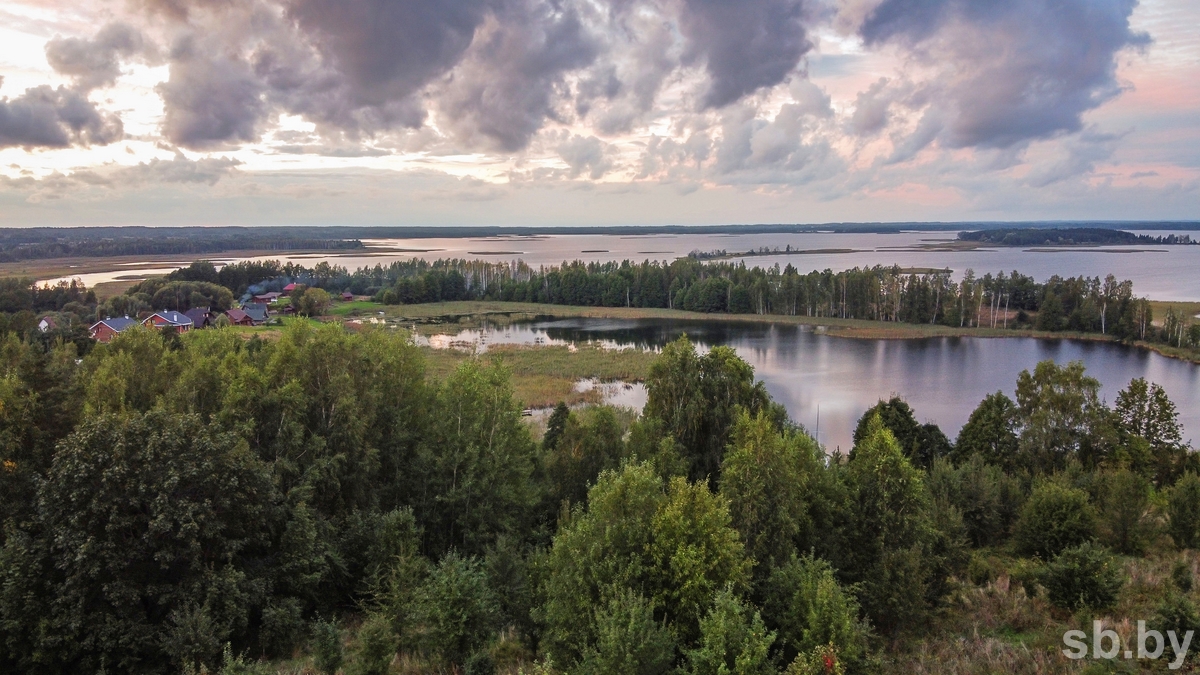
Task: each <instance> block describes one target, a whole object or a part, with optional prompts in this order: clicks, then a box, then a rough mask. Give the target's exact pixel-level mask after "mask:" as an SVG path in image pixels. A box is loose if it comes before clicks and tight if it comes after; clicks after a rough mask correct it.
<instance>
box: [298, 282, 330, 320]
mask: <svg viewBox="0 0 1200 675" xmlns="http://www.w3.org/2000/svg"><path fill="white" fill-rule="evenodd" d="M294 300H295V306H296V313H297V314H299V315H300V316H320V315H322V314H324V313H325V310H327V309H329V304H330V303H331V302H332V299H331V297H330V295H329V292H328V291H326V290H325V289H323V288H307V289H305V290H304V293H302V294H301V295H300V297H299V298H295V299H294Z"/></svg>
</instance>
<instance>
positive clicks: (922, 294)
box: [347, 258, 1200, 346]
mask: <svg viewBox="0 0 1200 675" xmlns="http://www.w3.org/2000/svg"><path fill="white" fill-rule="evenodd" d="M393 278H394V281H392V279H393ZM350 279H355V280H358V283H359V285H360V287H361V288H363V290H365V291H370V290H371V289H373V288H378V290H377V291H376V293H375V295H374V298H375V299H376V300H377V301H379V302H382V303H385V304H410V303H423V302H442V301H450V300H502V301H514V302H534V303H544V304H556V305H583V306H599V307H653V308H669V309H682V310H687V311H696V312H727V313H732V314H763V315H768V314H770V315H785V316H797V315H800V316H811V317H835V318H843V319H868V320H874V321H892V322H905V323H916V324H940V325H945V326H956V327H967V326H975V327H979V326H984V327H989V328H1037V329H1039V330H1047V331H1077V332H1090V333H1100V334H1104V335H1113V336H1115V337H1117V338H1120V339H1129V340H1151V341H1163V342H1166V341H1170V342H1171V343H1172V344H1178V345H1179V346H1186V345H1192V346H1196V345H1200V329H1198V328H1194V327H1193V325H1192V324H1191V320H1190V317H1186V316H1179V315H1174V316H1173V319H1172V320H1171V328H1170V329H1167V328H1165V327H1164V328H1163V329H1159V328H1156V327H1155V326H1154V323H1153V320H1154V316H1153V311H1152V309H1151V307H1150V303H1149V302H1148V301H1146V300H1145V299H1141V298H1137V297H1135V296H1134V294H1133V284H1132V283H1131V282H1129V281H1118V280H1117V279H1116V278H1115V277H1113V276H1112V275H1109V276H1108V277H1106V278H1105V279H1103V280H1101V279H1100V278H1099V277H1094V278H1087V277H1074V278H1064V277H1060V276H1057V275H1056V276H1053V277H1051V278H1050V279H1048V280H1046V281H1045V282H1044V283H1038V282H1037V281H1035V280H1034V279H1033V278H1032V277H1029V276H1026V275H1023V274H1020V273H1019V272H1016V271H1014V272H1012V273H1009V274H1005V273H1004V272H1001V273H999V274H996V275H992V274H990V273H989V274H985V275H983V276H982V277H980V276H976V275H975V273H974V271H972V270H968V271H967V273H966V274H965V275H964V276H963V278H962V280H960V281H957V282H955V281H954V280H953V279H952V278H951V274H950V272H949V271H932V272H922V273H916V272H907V273H906V272H905V271H904V270H903V269H901V268H900V267H898V266H892V267H883V266H876V267H871V268H855V269H851V270H847V271H844V272H833V271H832V270H825V271H823V272H818V271H813V272H809V273H807V274H802V273H800V271H799V270H797V269H796V268H795V267H794V266H792V265H788V266H787V267H785V268H780V267H779V265H775V266H773V267H769V268H760V267H747V266H746V265H745V264H744V263H731V262H707V263H705V262H700V261H697V260H693V259H686V258H685V259H680V260H676V261H674V262H672V263H658V262H651V261H647V262H643V263H640V264H637V263H632V262H629V261H625V262H621V263H615V262H610V263H596V262H592V263H583V262H573V263H565V264H563V265H562V266H560V267H550V268H539V269H537V270H534V269H532V268H530V267H528V266H526V265H524V264H521V263H512V264H507V263H500V264H490V263H482V262H478V261H460V260H438V261H434V262H425V261H406V262H403V263H394V264H393V265H391V266H389V267H386V268H385V267H382V266H376V267H375V268H364V269H361V270H359V271H357V272H355V273H354V274H353V275H349V276H347V280H350ZM389 281H390V285H384V286H378V284H388V282H389ZM1168 338H1169V340H1168Z"/></svg>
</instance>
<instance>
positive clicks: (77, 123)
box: [0, 78, 123, 148]
mask: <svg viewBox="0 0 1200 675" xmlns="http://www.w3.org/2000/svg"><path fill="white" fill-rule="evenodd" d="M3 82H4V80H3V78H0V85H3ZM122 135H123V129H122V126H121V120H120V118H118V117H116V116H115V115H111V114H109V113H105V112H103V111H101V110H100V109H98V108H97V107H96V105H95V104H94V103H92V102H91V101H89V100H88V98H87V95H86V94H85V93H83V92H80V91H77V90H75V89H69V88H67V87H58V88H57V89H55V88H51V87H49V86H46V85H42V86H40V87H33V88H31V89H26V90H25V93H24V94H22V95H20V96H18V97H17V98H14V99H9V98H7V97H5V98H3V99H0V148H5V147H14V146H16V147H24V148H65V147H68V146H70V145H107V144H108V143H112V142H113V141H116V140H119V139H120V138H121V137H122Z"/></svg>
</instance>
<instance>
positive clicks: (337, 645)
mask: <svg viewBox="0 0 1200 675" xmlns="http://www.w3.org/2000/svg"><path fill="white" fill-rule="evenodd" d="M312 651H313V665H314V666H315V667H316V669H317V672H319V673H321V674H322V675H336V673H337V671H338V668H341V667H342V661H343V660H344V659H345V655H344V653H343V649H342V632H341V631H340V630H339V629H338V625H337V622H334V621H317V622H315V623H314V624H313V650H312Z"/></svg>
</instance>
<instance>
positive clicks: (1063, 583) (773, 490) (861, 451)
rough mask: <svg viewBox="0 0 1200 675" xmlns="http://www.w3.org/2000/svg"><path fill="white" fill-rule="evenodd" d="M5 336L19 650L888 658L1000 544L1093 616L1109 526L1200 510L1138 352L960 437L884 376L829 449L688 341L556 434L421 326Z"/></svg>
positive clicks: (722, 359) (9, 544)
mask: <svg viewBox="0 0 1200 675" xmlns="http://www.w3.org/2000/svg"><path fill="white" fill-rule="evenodd" d="M0 352H2V353H3V359H2V360H0V385H2V386H0V404H2V405H0V467H2V470H0V518H2V519H3V528H2V530H0V533H2V534H0V627H2V628H3V630H2V631H0V670H3V671H4V672H38V673H47V674H50V675H55V674H59V673H62V674H65V673H79V672H122V673H180V672H187V673H195V672H206V671H207V672H218V669H219V672H221V673H228V674H232V673H257V672H273V668H272V667H270V666H269V665H268V662H269V661H270V660H271V659H280V658H289V659H292V658H295V656H296V655H297V654H300V655H303V656H302V659H303V661H304V662H305V663H307V664H309V665H308V666H306V667H311V668H313V669H315V670H317V671H318V672H322V673H335V672H345V673H354V674H362V675H366V674H383V673H389V672H399V671H398V670H395V668H396V666H395V665H394V664H395V663H397V662H401V663H403V664H405V666H404V668H405V670H404V672H465V673H499V672H504V673H514V672H518V671H520V672H538V673H571V674H574V673H587V674H595V675H618V674H620V675H624V674H626V673H642V674H644V675H667V674H668V673H686V674H688V675H718V674H723V673H730V674H738V675H751V674H754V675H775V674H779V673H786V674H787V675H808V674H813V675H816V674H818V673H830V672H835V673H848V674H855V673H874V672H887V671H888V670H889V667H888V664H889V663H891V662H892V660H893V659H895V658H896V654H897V653H898V652H897V650H901V651H902V650H903V649H905V648H906V647H905V645H909V646H912V645H916V644H919V642H918V641H919V640H921V639H922V637H923V633H924V632H925V631H927V630H930V629H931V627H932V626H933V625H934V624H935V617H936V616H937V615H938V613H939V612H941V611H943V610H944V609H945V608H947V607H948V606H949V604H948V603H949V600H948V599H949V598H950V597H951V596H952V595H953V594H954V593H956V592H958V591H956V589H961V588H963V587H965V586H968V587H974V585H976V584H978V585H986V584H988V583H989V581H990V580H991V579H993V578H994V576H995V574H997V573H999V572H998V571H997V565H1002V564H1003V565H1007V567H1006V569H1005V570H1004V571H1003V573H1004V574H1005V575H1011V576H1012V577H1013V578H1014V579H1015V583H1016V584H1018V585H1020V584H1025V585H1026V586H1027V588H1028V589H1029V593H1030V597H1039V598H1044V602H1048V603H1051V604H1053V605H1054V606H1056V607H1059V608H1060V611H1062V612H1066V613H1068V614H1069V613H1071V612H1075V611H1080V612H1083V613H1084V614H1085V615H1086V616H1087V617H1091V616H1092V615H1093V613H1094V612H1099V611H1103V610H1106V609H1107V608H1110V607H1112V606H1114V604H1115V603H1116V602H1117V599H1118V597H1122V595H1121V594H1122V593H1124V591H1123V585H1124V579H1123V577H1122V576H1121V574H1120V571H1119V570H1120V567H1119V566H1118V565H1116V564H1115V562H1114V558H1113V555H1114V552H1115V553H1117V554H1120V555H1124V556H1136V555H1140V554H1142V553H1144V552H1145V551H1147V550H1151V549H1152V548H1153V549H1154V550H1170V549H1171V547H1172V546H1178V547H1180V548H1184V547H1193V546H1195V545H1196V543H1197V540H1198V539H1200V479H1198V478H1197V477H1196V475H1195V473H1194V472H1195V471H1196V468H1197V467H1196V460H1195V456H1194V455H1193V454H1191V453H1190V452H1189V451H1188V448H1187V447H1185V445H1184V444H1183V443H1182V441H1181V430H1180V428H1179V425H1178V422H1177V415H1176V411H1175V409H1174V406H1173V404H1172V403H1171V402H1170V400H1169V399H1168V398H1167V397H1166V395H1165V394H1164V393H1163V391H1162V390H1161V389H1160V388H1158V387H1157V386H1155V385H1152V384H1148V383H1146V382H1145V381H1143V380H1135V381H1134V382H1132V383H1131V384H1130V386H1129V387H1128V388H1127V389H1126V390H1124V391H1122V392H1121V393H1120V395H1118V397H1117V400H1116V405H1115V407H1114V408H1108V407H1107V406H1106V405H1104V403H1103V402H1102V401H1101V400H1100V398H1099V383H1098V382H1096V381H1095V380H1094V379H1092V378H1089V377H1087V375H1086V374H1085V373H1084V371H1083V367H1082V365H1080V364H1072V365H1069V366H1065V367H1060V366H1056V365H1055V364H1053V363H1051V362H1046V363H1042V364H1039V365H1038V366H1037V368H1036V369H1035V370H1034V371H1033V372H1028V371H1027V372H1023V373H1022V374H1021V376H1020V378H1019V380H1018V383H1017V389H1016V399H1015V400H1012V399H1009V398H1008V397H1006V396H1005V395H1003V394H1000V393H997V394H994V395H992V396H989V397H988V398H987V399H986V400H985V401H983V402H982V403H981V404H980V406H979V408H978V409H977V410H976V411H975V413H973V414H972V415H971V418H970V421H969V422H968V423H967V425H966V426H965V427H964V429H963V430H962V432H961V433H960V435H959V437H958V439H957V441H956V442H951V441H950V440H949V439H948V438H946V437H945V435H944V434H942V432H941V431H940V430H939V429H938V428H937V427H936V426H934V425H931V424H925V425H921V424H918V423H917V421H916V417H915V415H914V413H913V411H912V410H911V409H910V408H909V407H908V405H907V404H906V403H904V402H903V401H900V400H898V399H893V400H891V401H881V402H880V403H879V405H877V406H876V407H875V408H873V409H871V410H869V411H867V412H866V413H865V414H864V415H863V417H862V419H861V420H860V422H859V423H858V427H857V429H856V431H855V434H854V437H855V443H854V447H853V449H852V451H851V452H850V453H849V455H848V456H838V455H835V456H833V457H827V456H826V455H825V454H824V453H823V452H822V449H821V448H820V447H818V445H817V443H816V442H815V441H814V440H813V439H812V438H811V437H810V436H809V435H808V434H807V433H806V432H805V431H804V430H803V429H802V428H800V427H799V426H797V425H795V424H794V423H793V422H791V421H790V420H789V419H788V417H787V415H786V414H785V412H784V411H783V409H782V408H781V407H780V406H779V405H778V404H776V403H774V402H773V401H772V400H771V399H770V397H769V396H768V395H767V393H766V391H765V389H764V388H763V386H762V384H761V383H756V382H755V381H754V374H753V370H752V368H751V367H750V366H749V365H748V364H747V363H745V362H744V361H742V360H741V359H740V358H738V357H737V356H736V354H735V353H734V352H733V351H732V350H730V349H728V348H725V347H716V348H714V349H712V350H711V351H709V352H708V353H706V354H700V353H698V352H697V351H696V350H695V348H694V347H693V346H692V345H691V344H690V343H689V342H688V341H687V340H686V338H684V339H681V340H679V341H677V342H674V343H672V344H670V345H668V346H667V347H666V348H664V350H663V352H662V355H661V356H660V357H659V359H658V360H657V361H656V363H655V364H654V365H653V367H652V368H651V370H650V373H649V377H648V380H647V383H646V385H647V389H648V391H649V399H648V402H647V404H646V406H645V408H644V409H643V410H642V411H641V416H640V417H639V418H637V419H636V420H635V421H632V422H630V421H628V418H627V417H623V416H619V415H617V414H616V413H615V412H614V411H613V410H612V409H609V408H604V407H598V408H592V409H588V410H582V411H570V410H568V409H567V408H566V407H565V406H560V407H559V408H558V409H556V410H555V411H554V414H553V415H552V416H551V417H550V420H549V423H548V426H547V429H546V432H545V435H544V437H543V438H542V439H541V441H540V442H539V441H537V440H535V438H534V437H533V436H532V435H531V432H530V427H529V426H528V425H526V424H525V423H523V422H522V418H521V404H520V402H519V401H516V400H514V399H513V395H512V389H511V386H510V383H509V377H508V374H507V372H506V371H505V369H504V367H503V365H502V364H500V363H496V362H486V361H481V360H477V359H471V360H468V361H466V362H465V363H463V364H462V365H461V366H460V367H459V368H458V369H457V370H455V371H454V372H453V373H452V374H450V375H449V376H448V377H446V378H445V379H444V380H440V381H438V380H432V379H430V378H429V377H428V374H427V371H426V365H425V363H424V359H423V356H422V352H421V351H420V349H419V348H418V347H416V346H414V345H413V343H412V342H411V341H410V340H409V339H408V337H407V336H406V335H404V334H401V333H397V332H390V331H383V330H366V331H363V332H360V333H351V332H348V331H346V330H344V329H342V328H341V327H339V326H334V325H326V326H322V327H318V328H314V327H311V326H308V325H304V324H295V325H292V326H289V327H288V328H287V329H285V330H284V331H283V334H282V336H281V337H280V338H279V340H278V341H276V342H265V341H261V340H259V339H257V338H255V339H251V340H249V341H247V340H244V339H243V338H242V337H241V336H240V335H239V334H237V333H236V332H233V331H230V330H221V329H218V330H209V331H195V332H191V333H188V334H185V335H183V336H181V339H169V340H168V339H164V338H163V337H162V336H160V335H159V334H157V333H153V332H150V331H147V330H144V329H140V328H135V329H132V330H130V331H128V332H126V333H124V334H122V335H120V336H119V337H117V338H116V339H115V340H113V342H111V343H109V344H106V345H98V346H97V347H96V348H95V349H94V350H92V352H91V353H89V354H88V355H86V356H84V357H83V359H82V361H78V362H77V358H78V355H77V354H76V352H75V351H74V348H73V347H72V346H70V345H61V344H60V345H58V346H56V347H53V348H51V349H44V348H43V347H42V346H41V345H38V344H34V343H29V342H23V341H21V340H19V339H17V338H16V337H15V336H12V335H10V336H7V337H5V338H3V340H0ZM1159 523H1162V526H1161V527H1160V525H1159ZM1164 547H1166V548H1165V549H1164ZM996 555H1003V556H1011V558H1007V559H1009V560H1010V561H1011V562H1010V563H1000V562H996V558H995V557H996ZM1180 579H1181V580H1180V582H1179V583H1181V584H1182V583H1183V577H1182V576H1180ZM1187 579H1188V580H1189V583H1190V576H1188V577H1187ZM1005 588H1007V586H1006V587H1005ZM1189 588H1190V586H1189ZM1136 592H1137V594H1138V595H1137V597H1138V598H1142V599H1146V598H1149V600H1148V601H1149V602H1159V599H1160V598H1161V599H1162V602H1163V603H1174V604H1172V605H1170V607H1174V608H1175V609H1174V610H1171V611H1169V612H1164V613H1162V616H1163V617H1167V618H1156V619H1154V620H1153V625H1154V626H1155V627H1157V628H1165V627H1166V626H1168V625H1170V626H1172V627H1175V624H1171V623H1169V622H1171V621H1176V620H1178V617H1180V616H1183V617H1184V618H1183V619H1181V620H1184V621H1186V620H1188V618H1187V617H1188V616H1191V617H1194V616H1195V615H1196V609H1195V606H1194V605H1193V604H1191V603H1192V600H1190V599H1189V597H1188V596H1187V595H1186V594H1184V595H1180V594H1179V593H1178V592H1176V591H1173V590H1172V589H1171V588H1169V587H1167V586H1166V585H1161V587H1148V586H1147V585H1146V583H1142V584H1141V585H1140V586H1139V587H1138V589H1137V591H1136ZM1039 602H1043V601H1039ZM1172 612H1173V613H1172ZM1188 612H1190V613H1191V614H1190V615H1189V614H1188ZM1170 617H1175V618H1174V619H1172V618H1170ZM1060 635H1061V634H1056V635H1055V636H1053V637H1054V640H1055V642H1056V643H1057V641H1058V640H1059V639H1060ZM1026 653H1028V652H1026ZM398 655H399V656H398ZM260 659H262V660H263V661H262V662H261V663H260V662H259V660H260ZM293 663H294V661H293Z"/></svg>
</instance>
